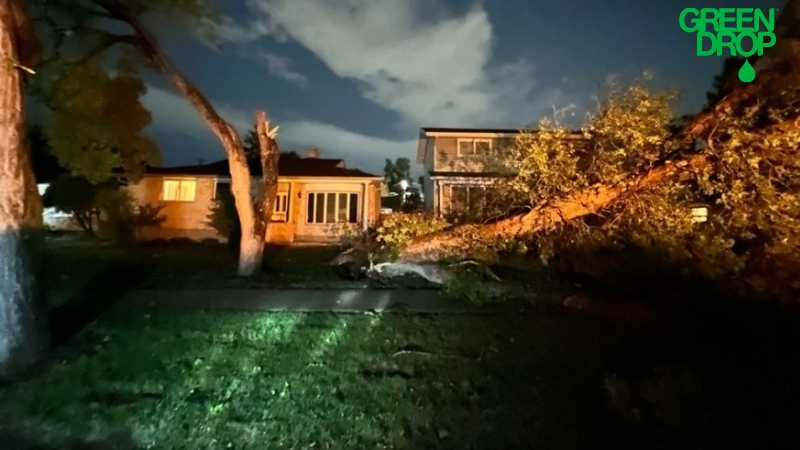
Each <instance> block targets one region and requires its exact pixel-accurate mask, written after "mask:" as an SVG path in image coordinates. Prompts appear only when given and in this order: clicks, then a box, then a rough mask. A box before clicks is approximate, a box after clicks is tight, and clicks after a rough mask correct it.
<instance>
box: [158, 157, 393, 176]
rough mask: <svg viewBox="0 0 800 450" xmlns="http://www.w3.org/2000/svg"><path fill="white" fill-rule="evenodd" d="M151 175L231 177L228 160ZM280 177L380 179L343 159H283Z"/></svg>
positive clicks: (257, 169)
mask: <svg viewBox="0 0 800 450" xmlns="http://www.w3.org/2000/svg"><path fill="white" fill-rule="evenodd" d="M147 174H149V175H206V176H218V177H227V176H229V175H230V171H229V169H228V160H227V159H223V160H222V161H217V162H213V163H209V164H201V165H196V166H180V167H150V168H148V169H147ZM250 174H251V175H252V176H261V164H259V163H255V162H251V163H250ZM278 175H279V176H282V177H332V178H380V177H379V176H377V175H373V174H371V173H367V172H364V171H362V170H359V169H348V168H346V167H345V165H344V161H342V160H341V159H323V158H296V157H281V158H280V159H279V160H278Z"/></svg>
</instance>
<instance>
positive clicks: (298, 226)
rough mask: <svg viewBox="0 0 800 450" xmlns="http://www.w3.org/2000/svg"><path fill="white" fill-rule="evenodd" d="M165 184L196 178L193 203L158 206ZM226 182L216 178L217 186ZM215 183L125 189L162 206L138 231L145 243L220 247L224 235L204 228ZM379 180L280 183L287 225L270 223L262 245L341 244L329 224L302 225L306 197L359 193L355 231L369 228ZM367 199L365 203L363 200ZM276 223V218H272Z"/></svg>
mask: <svg viewBox="0 0 800 450" xmlns="http://www.w3.org/2000/svg"><path fill="white" fill-rule="evenodd" d="M165 179H195V180H196V183H197V184H196V191H195V200H194V201H193V202H162V200H161V198H162V186H163V180H165ZM222 180H225V181H227V180H226V179H220V181H222ZM217 181H218V179H217V178H215V177H197V178H192V177H173V176H169V177H161V176H157V177H156V176H151V177H145V178H144V179H143V180H141V181H140V182H139V183H137V184H135V185H132V186H130V187H128V191H129V192H130V194H131V195H132V197H133V198H134V199H135V201H136V202H138V203H141V204H150V205H156V204H159V203H161V204H163V205H164V208H163V209H162V210H161V216H162V217H163V218H164V222H163V223H162V225H161V226H158V227H147V228H146V229H144V230H142V232H141V235H140V236H141V238H142V239H143V240H152V239H157V238H162V239H172V238H189V239H194V240H203V239H216V240H218V241H221V242H224V241H226V240H227V236H221V235H219V233H217V231H216V230H214V229H213V228H212V227H210V226H209V225H208V224H207V221H208V215H209V213H210V211H211V208H212V207H213V205H214V202H215V201H214V192H215V190H216V183H217ZM253 181H254V187H253V194H254V195H258V193H259V192H260V186H259V185H258V183H257V180H256V179H254V180H253ZM381 187H382V184H381V182H380V180H364V181H349V180H342V181H336V180H335V179H331V180H320V181H300V180H292V179H289V180H279V181H278V194H284V193H285V194H286V195H287V196H288V203H289V204H288V212H287V216H286V219H285V220H280V221H271V222H270V224H269V226H268V227H267V234H266V237H265V238H266V240H267V242H269V243H274V244H292V243H298V242H309V243H330V242H335V241H337V240H339V239H340V235H339V234H338V232H339V231H340V228H339V227H337V226H335V225H331V224H309V223H307V221H306V213H307V209H306V208H307V198H308V197H307V195H308V193H309V192H326V193H327V192H333V193H357V194H358V195H359V207H358V210H359V217H358V221H359V223H358V224H355V225H354V226H353V228H354V229H361V228H363V227H364V223H365V222H366V225H367V226H373V225H375V223H376V222H377V220H378V217H379V215H380V206H381V205H380V189H381ZM364 195H367V197H366V198H367V201H366V202H365V201H364V198H365V197H364ZM276 220H277V218H276Z"/></svg>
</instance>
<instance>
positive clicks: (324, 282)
mask: <svg viewBox="0 0 800 450" xmlns="http://www.w3.org/2000/svg"><path fill="white" fill-rule="evenodd" d="M45 250H46V251H45V255H44V260H43V264H44V271H43V273H44V276H43V278H44V279H45V280H46V282H47V288H48V289H49V290H51V291H59V290H70V291H75V290H78V289H82V288H84V287H87V286H91V285H93V284H98V282H99V281H103V283H101V284H104V285H105V284H108V283H107V281H108V278H109V277H110V278H111V279H113V280H122V279H125V281H126V282H129V283H131V284H133V285H134V286H132V287H138V288H160V289H173V288H174V289H185V288H192V289H203V288H265V287H297V286H303V287H309V288H324V287H331V286H343V285H346V284H347V283H346V282H344V281H342V280H341V279H339V278H338V276H337V273H336V270H335V269H334V268H332V267H329V266H327V262H328V261H330V260H331V259H333V257H334V256H335V255H336V254H337V253H338V249H337V248H336V247H331V246H308V247H269V248H267V250H266V257H265V268H264V273H263V274H261V275H259V276H257V277H254V278H252V279H240V278H237V277H236V263H237V261H236V258H235V257H234V255H233V253H232V252H231V250H230V249H229V248H228V247H227V246H225V245H201V244H184V245H179V244H174V245H164V246H152V247H149V246H129V247H122V246H110V245H100V244H98V243H93V242H68V243H63V244H53V243H49V244H48V245H47V246H46V249H45ZM351 284H352V283H351Z"/></svg>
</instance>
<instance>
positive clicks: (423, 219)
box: [376, 213, 449, 255]
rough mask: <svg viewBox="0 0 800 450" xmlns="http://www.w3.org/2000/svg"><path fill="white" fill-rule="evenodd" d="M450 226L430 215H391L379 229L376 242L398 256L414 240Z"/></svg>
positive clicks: (443, 220)
mask: <svg viewBox="0 0 800 450" xmlns="http://www.w3.org/2000/svg"><path fill="white" fill-rule="evenodd" d="M448 225H449V224H448V223H447V221H446V220H445V219H442V218H438V217H434V216H432V215H430V214H423V213H415V214H391V215H388V216H386V218H384V219H383V221H382V222H381V224H380V225H379V226H378V227H377V230H376V231H377V235H376V241H377V242H378V243H379V244H380V245H381V246H383V247H384V248H385V249H387V250H389V251H390V252H391V253H392V254H393V255H397V253H399V252H400V251H401V250H402V249H403V248H405V247H406V246H407V245H408V244H409V243H411V241H412V240H413V239H414V238H416V237H418V236H422V235H425V234H428V233H434V232H436V231H441V230H443V229H445V228H447V227H448Z"/></svg>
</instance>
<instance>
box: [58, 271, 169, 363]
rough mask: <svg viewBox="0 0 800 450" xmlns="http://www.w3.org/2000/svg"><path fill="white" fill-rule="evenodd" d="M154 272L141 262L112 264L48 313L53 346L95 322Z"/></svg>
mask: <svg viewBox="0 0 800 450" xmlns="http://www.w3.org/2000/svg"><path fill="white" fill-rule="evenodd" d="M152 271H153V265H151V264H147V263H146V262H143V261H137V262H124V261H114V262H112V263H110V264H108V265H107V266H106V267H105V268H104V269H103V270H102V271H101V272H100V273H98V274H97V275H96V276H95V277H94V278H92V280H91V281H90V282H89V283H87V284H86V285H84V286H83V287H81V289H80V290H78V292H76V293H74V294H72V295H71V296H70V298H69V299H68V300H66V301H65V302H63V303H62V304H60V305H58V306H56V307H54V308H51V309H50V310H49V311H48V314H47V321H48V324H49V326H50V338H51V343H52V347H57V346H60V345H61V344H63V343H65V342H66V341H67V340H68V339H69V338H70V337H71V336H73V335H74V334H76V333H78V332H79V331H81V330H82V329H83V328H84V327H85V326H86V325H88V324H90V323H91V322H93V321H94V320H95V319H97V318H98V317H99V316H100V315H101V314H102V313H103V312H105V311H106V310H107V309H108V308H109V307H111V306H112V305H113V304H114V303H115V302H116V301H117V300H119V299H120V298H121V297H122V296H124V295H125V294H126V293H128V292H130V291H131V290H133V289H135V288H136V287H137V285H138V284H139V282H140V281H142V280H144V279H145V278H147V277H148V276H149V275H150V274H151V273H152Z"/></svg>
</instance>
